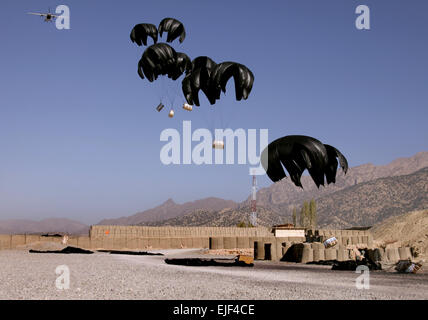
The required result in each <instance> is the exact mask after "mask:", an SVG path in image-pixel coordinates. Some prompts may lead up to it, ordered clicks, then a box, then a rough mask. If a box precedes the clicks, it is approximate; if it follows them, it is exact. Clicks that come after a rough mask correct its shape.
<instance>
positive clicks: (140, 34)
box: [130, 23, 158, 46]
mask: <svg viewBox="0 0 428 320" xmlns="http://www.w3.org/2000/svg"><path fill="white" fill-rule="evenodd" d="M147 37H151V38H152V39H153V43H157V42H158V29H157V28H156V26H155V25H154V24H150V23H140V24H137V25H136V26H135V27H134V28H133V29H132V31H131V35H130V38H131V41H132V42H135V43H136V44H137V45H139V46H141V45H142V44H144V45H145V46H147Z"/></svg>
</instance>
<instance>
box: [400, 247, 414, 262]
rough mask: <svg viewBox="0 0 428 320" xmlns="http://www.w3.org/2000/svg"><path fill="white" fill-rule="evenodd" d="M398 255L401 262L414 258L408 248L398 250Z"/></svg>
mask: <svg viewBox="0 0 428 320" xmlns="http://www.w3.org/2000/svg"><path fill="white" fill-rule="evenodd" d="M398 254H399V256H400V260H407V259H411V258H412V253H411V251H410V248H408V247H405V248H398Z"/></svg>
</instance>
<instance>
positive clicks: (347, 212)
mask: <svg viewBox="0 0 428 320" xmlns="http://www.w3.org/2000/svg"><path fill="white" fill-rule="evenodd" d="M317 207H318V216H319V220H318V221H319V224H320V225H321V226H324V227H329V228H339V227H340V228H343V227H352V226H372V225H375V224H377V223H379V222H381V221H384V220H385V219H387V218H389V217H393V216H397V215H400V214H403V213H404V212H409V211H412V210H422V209H426V208H428V167H426V168H424V169H422V170H419V171H417V172H415V173H412V174H409V175H402V176H394V177H387V178H380V179H376V180H373V181H369V182H365V183H360V184H358V185H355V186H352V187H348V188H346V189H343V190H341V191H338V192H335V193H332V194H330V195H328V196H323V197H321V198H319V199H318V201H317Z"/></svg>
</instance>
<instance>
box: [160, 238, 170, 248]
mask: <svg viewBox="0 0 428 320" xmlns="http://www.w3.org/2000/svg"><path fill="white" fill-rule="evenodd" d="M159 248H160V249H169V248H171V238H159Z"/></svg>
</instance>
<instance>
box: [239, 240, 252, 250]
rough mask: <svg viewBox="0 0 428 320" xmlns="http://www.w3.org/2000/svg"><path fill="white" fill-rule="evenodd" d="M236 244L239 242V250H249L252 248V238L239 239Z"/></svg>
mask: <svg viewBox="0 0 428 320" xmlns="http://www.w3.org/2000/svg"><path fill="white" fill-rule="evenodd" d="M236 242H237V244H236V246H237V248H239V249H249V248H251V245H250V238H249V237H238V238H237V239H236Z"/></svg>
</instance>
